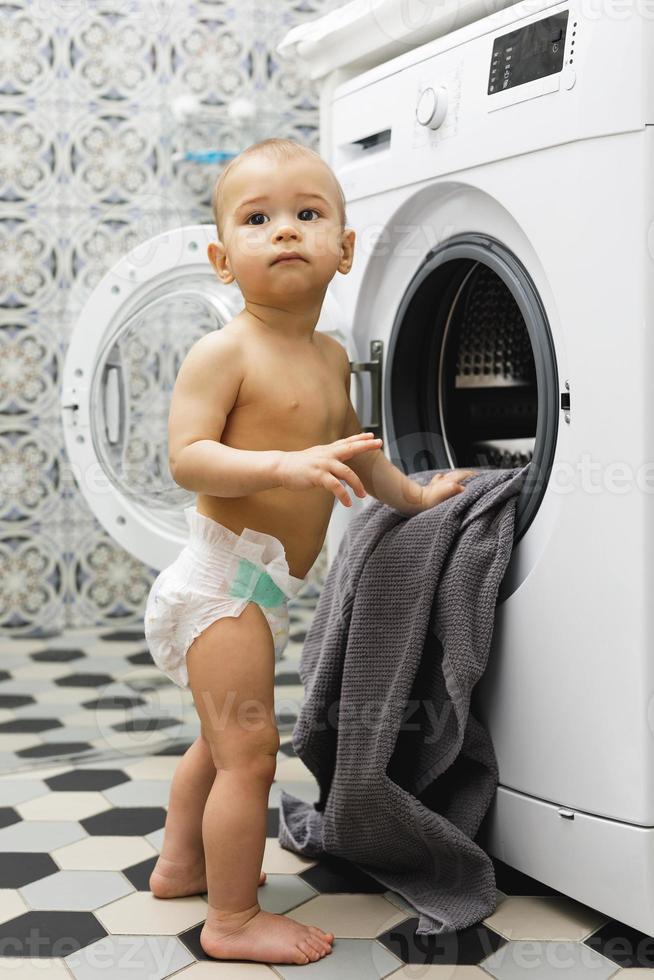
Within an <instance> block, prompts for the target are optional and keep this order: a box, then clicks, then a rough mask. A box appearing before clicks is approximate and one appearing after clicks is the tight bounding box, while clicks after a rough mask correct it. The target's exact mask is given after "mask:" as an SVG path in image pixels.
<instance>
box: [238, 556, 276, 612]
mask: <svg viewBox="0 0 654 980" xmlns="http://www.w3.org/2000/svg"><path fill="white" fill-rule="evenodd" d="M229 594H230V595H233V596H238V597H239V598H245V596H247V597H248V598H250V599H252V601H253V602H256V603H257V604H258V605H259V606H281V604H282V603H283V602H284V601H285V599H286V596H285V595H284V593H283V592H282V590H281V589H280V588H279V586H277V585H275V583H274V582H273V580H272V579H271V577H270V575H269V574H268V572H262V571H261V569H260V568H257V566H256V565H253V564H252V562H251V561H248V560H247V558H241V560H240V562H239V564H238V571H237V573H236V576H235V578H234V582H233V583H232V587H231V589H230V590H229Z"/></svg>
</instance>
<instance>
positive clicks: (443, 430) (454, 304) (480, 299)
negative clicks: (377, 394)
mask: <svg viewBox="0 0 654 980" xmlns="http://www.w3.org/2000/svg"><path fill="white" fill-rule="evenodd" d="M387 363H388V369H389V377H390V383H389V385H388V386H387V392H388V394H387V400H386V405H385V416H386V419H387V420H388V428H389V434H390V436H391V439H390V442H391V444H392V447H393V455H397V456H398V457H399V459H400V461H401V462H398V460H397V459H396V460H394V461H395V462H396V464H397V465H401V466H402V468H403V469H404V470H405V472H416V471H418V470H424V469H432V468H433V469H440V468H444V467H471V468H476V469H485V468H493V469H495V468H506V469H512V468H516V467H522V466H524V465H526V464H527V463H530V464H531V465H530V469H529V479H528V480H527V481H525V486H524V490H523V493H522V495H521V499H520V500H519V503H518V510H517V514H516V538H517V537H518V536H520V535H521V534H523V533H524V531H525V530H526V527H527V525H528V523H529V522H530V521H531V519H532V518H533V515H534V514H535V512H536V509H537V506H538V499H539V496H542V493H543V492H544V487H545V485H546V483H547V479H546V477H547V475H548V474H549V471H550V469H551V466H552V461H553V456H554V449H555V443H556V425H557V422H558V411H559V408H558V392H557V383H556V379H557V376H558V375H557V370H556V363H555V356H554V346H553V343H552V339H551V334H550V330H549V324H548V323H547V319H546V316H545V312H544V308H543V305H542V303H541V301H540V299H539V297H538V295H537V292H536V290H535V288H534V285H533V282H532V281H531V279H530V278H529V276H528V274H527V272H526V270H525V269H524V267H522V266H521V264H520V263H519V262H518V261H517V259H516V258H515V256H513V255H512V254H511V253H509V252H508V251H507V250H505V249H504V248H503V247H502V246H501V244H500V243H498V242H495V241H492V240H489V239H486V238H484V239H482V238H481V237H480V236H468V237H467V238H465V239H457V240H452V241H450V242H449V243H448V244H447V245H444V246H441V247H440V248H438V249H435V250H433V251H432V252H430V254H429V256H428V257H427V259H426V261H425V262H424V263H423V265H422V266H421V268H420V270H419V271H418V273H417V274H416V276H415V277H414V278H413V280H412V282H411V283H410V285H409V287H408V289H407V291H406V293H405V295H404V297H403V299H402V302H401V304H400V306H399V308H398V313H397V315H396V318H395V322H394V325H393V330H392V335H391V340H390V344H389V352H388V362H387ZM539 474H540V477H541V479H540V480H539V479H538V476H539ZM543 477H545V479H543Z"/></svg>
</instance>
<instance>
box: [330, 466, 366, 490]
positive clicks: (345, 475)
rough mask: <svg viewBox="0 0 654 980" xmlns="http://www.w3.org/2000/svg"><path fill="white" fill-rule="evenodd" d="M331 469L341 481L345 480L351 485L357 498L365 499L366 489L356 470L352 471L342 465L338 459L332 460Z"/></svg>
mask: <svg viewBox="0 0 654 980" xmlns="http://www.w3.org/2000/svg"><path fill="white" fill-rule="evenodd" d="M331 469H332V472H333V473H334V474H335V475H336V477H337V478H338V479H339V480H345V482H346V483H349V484H350V486H351V487H352V489H353V490H354V492H355V493H356V495H357V497H365V495H366V488H365V487H364V485H363V483H362V482H361V480H360V479H359V477H358V476H357V475H356V473H355V472H354V470H351V469H350V467H349V466H346V465H345V463H341V462H340V461H339V460H338V459H334V460H332V464H331Z"/></svg>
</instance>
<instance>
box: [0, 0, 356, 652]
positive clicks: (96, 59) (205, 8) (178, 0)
mask: <svg viewBox="0 0 654 980" xmlns="http://www.w3.org/2000/svg"><path fill="white" fill-rule="evenodd" d="M339 6H341V0H79V2H76V3H69V2H65V0H12V2H10V3H2V2H0V202H1V205H0V208H1V210H0V474H1V476H0V562H1V563H2V567H3V570H4V569H5V568H6V569H7V570H8V572H7V573H6V574H4V575H3V576H1V577H0V629H2V630H4V631H5V632H7V633H11V634H16V635H24V634H30V633H35V634H39V633H40V634H44V635H49V634H50V633H52V632H56V631H58V630H62V629H64V628H70V627H75V628H82V627H86V626H92V625H100V624H109V623H111V624H116V625H118V624H121V623H136V622H138V621H139V619H140V617H141V616H142V612H143V604H144V601H145V597H146V596H147V593H148V591H149V587H150V584H151V582H152V579H153V577H154V575H155V574H156V570H154V569H150V568H147V567H146V566H144V565H142V564H140V563H139V562H138V561H136V560H135V559H133V558H132V557H131V555H129V554H127V553H126V552H124V551H123V549H122V548H121V547H120V546H119V545H118V544H117V543H116V542H115V541H113V539H112V538H110V537H109V535H107V534H106V532H105V531H104V529H103V528H102V527H101V526H100V525H99V523H98V522H97V520H96V518H95V517H94V515H93V511H92V508H91V507H90V506H89V503H88V502H87V499H86V497H85V496H84V495H83V493H82V492H81V490H80V487H79V485H78V483H77V479H79V474H76V473H75V471H74V468H73V467H72V466H71V464H70V461H69V460H68V457H67V453H66V448H65V444H64V439H63V427H62V421H61V408H60V398H61V384H62V368H63V364H64V360H65V356H66V351H67V348H68V344H69V342H70V338H71V336H72V333H73V330H75V329H83V326H84V325H83V324H81V323H80V321H79V315H80V312H81V310H82V308H83V305H84V303H85V301H86V299H87V297H88V296H89V295H90V293H91V292H92V290H93V289H94V288H95V286H96V285H97V284H98V282H99V281H100V279H101V278H102V276H103V275H104V273H105V272H106V271H107V270H108V269H109V268H110V267H111V266H112V265H113V264H114V263H115V262H116V261H117V260H118V259H119V258H120V257H121V256H122V255H124V254H125V253H126V252H128V251H129V250H130V249H132V248H133V247H134V246H135V245H136V244H138V243H139V242H140V241H144V240H146V239H148V238H151V237H153V236H154V235H156V234H158V233H160V232H163V231H166V230H168V229H170V228H174V227H178V226H180V225H183V224H196V223H200V224H202V223H206V222H209V221H211V212H210V207H209V201H210V192H211V188H212V186H213V182H214V180H215V178H216V176H217V174H218V172H219V170H218V167H217V166H216V165H209V164H202V163H197V162H190V161H188V160H186V159H184V153H185V152H186V151H199V150H207V149H222V150H230V151H233V152H238V150H240V149H242V148H243V147H244V146H247V145H248V144H250V143H252V142H255V141H256V140H258V139H263V138H265V137H266V136H271V135H282V136H290V137H291V138H293V139H296V140H298V141H299V142H304V143H306V144H307V145H311V146H314V147H316V146H317V141H318V112H317V107H318V89H317V87H316V85H315V83H314V82H312V81H311V80H309V79H307V78H306V76H305V75H304V73H303V70H302V67H301V66H299V65H296V64H294V63H293V62H288V61H283V62H281V61H280V59H279V58H278V56H277V54H276V51H275V45H276V44H277V42H278V41H279V40H280V39H281V38H282V37H283V36H284V34H285V33H286V32H287V31H288V30H289V29H290V28H291V27H292V26H293V25H294V24H296V23H299V22H301V21H304V20H311V19H314V18H315V17H317V16H320V15H321V14H322V13H326V12H327V11H329V10H332V9H334V8H336V7H339ZM189 96H190V97H192V98H194V99H195V100H196V101H197V102H198V103H199V104H200V106H201V108H202V111H203V117H202V118H201V119H199V120H198V121H196V122H194V123H193V125H188V123H185V122H184V120H183V119H182V118H181V117H180V115H179V105H180V103H179V101H178V100H179V99H180V98H187V99H188V97H189ZM244 99H245V100H247V101H248V102H249V105H250V109H251V111H252V112H253V113H254V115H253V116H252V117H250V118H248V117H247V116H246V117H243V116H242V115H241V116H240V117H239V116H238V114H237V113H235V110H236V109H238V108H241V109H242V108H243V105H244V103H243V100H244ZM323 566H324V557H321V558H320V559H319V560H318V562H317V563H316V566H314V567H315V569H316V571H315V573H312V580H314V579H317V578H318V577H319V575H320V574H321V573H320V569H321V568H322V567H323Z"/></svg>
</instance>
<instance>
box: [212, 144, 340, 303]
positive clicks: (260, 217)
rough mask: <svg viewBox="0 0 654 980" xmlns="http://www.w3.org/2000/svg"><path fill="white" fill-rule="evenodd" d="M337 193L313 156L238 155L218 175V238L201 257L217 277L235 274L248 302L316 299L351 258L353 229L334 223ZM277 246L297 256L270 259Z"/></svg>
mask: <svg viewBox="0 0 654 980" xmlns="http://www.w3.org/2000/svg"><path fill="white" fill-rule="evenodd" d="M253 198H254V199H256V200H252V199H253ZM338 200H339V197H338V189H337V186H336V184H335V181H334V178H333V176H332V174H331V172H330V170H329V169H328V168H327V166H326V165H324V164H322V163H320V161H313V160H310V159H306V158H298V159H296V160H288V161H286V162H284V163H283V164H282V163H275V162H273V161H271V160H270V159H267V158H266V157H264V156H258V155H255V156H252V157H248V158H245V159H244V160H243V161H241V162H240V163H239V165H238V166H237V167H236V168H235V169H234V171H233V172H230V173H229V174H228V175H227V178H226V180H225V183H224V186H223V207H222V216H223V217H222V226H223V241H222V242H218V243H217V244H216V243H211V245H209V250H208V254H209V259H210V260H211V262H212V263H213V265H214V266H215V268H216V271H217V272H218V275H219V277H220V278H221V280H222V281H223V282H225V283H228V282H231V281H232V280H233V279H236V281H237V282H238V285H239V287H240V289H241V292H242V293H243V295H244V296H245V297H246V298H247V299H248V300H250V301H251V302H253V303H263V304H266V303H272V302H274V301H275V300H276V299H282V298H286V299H289V298H291V297H292V296H298V297H302V296H305V297H306V299H307V301H308V302H311V301H313V300H315V299H316V298H317V296H318V294H320V299H322V295H324V292H325V291H326V288H327V285H328V284H329V282H330V281H331V279H332V278H333V277H334V275H335V273H336V272H337V271H340V272H348V271H349V269H350V266H351V264H352V251H353V247H354V237H355V235H354V231H352V229H344V230H342V229H341V219H340V211H339V206H338ZM284 252H297V253H298V254H299V255H300V256H302V259H301V260H294V261H288V260H287V261H284V262H275V259H277V258H278V256H280V255H281V254H282V253H284Z"/></svg>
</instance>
